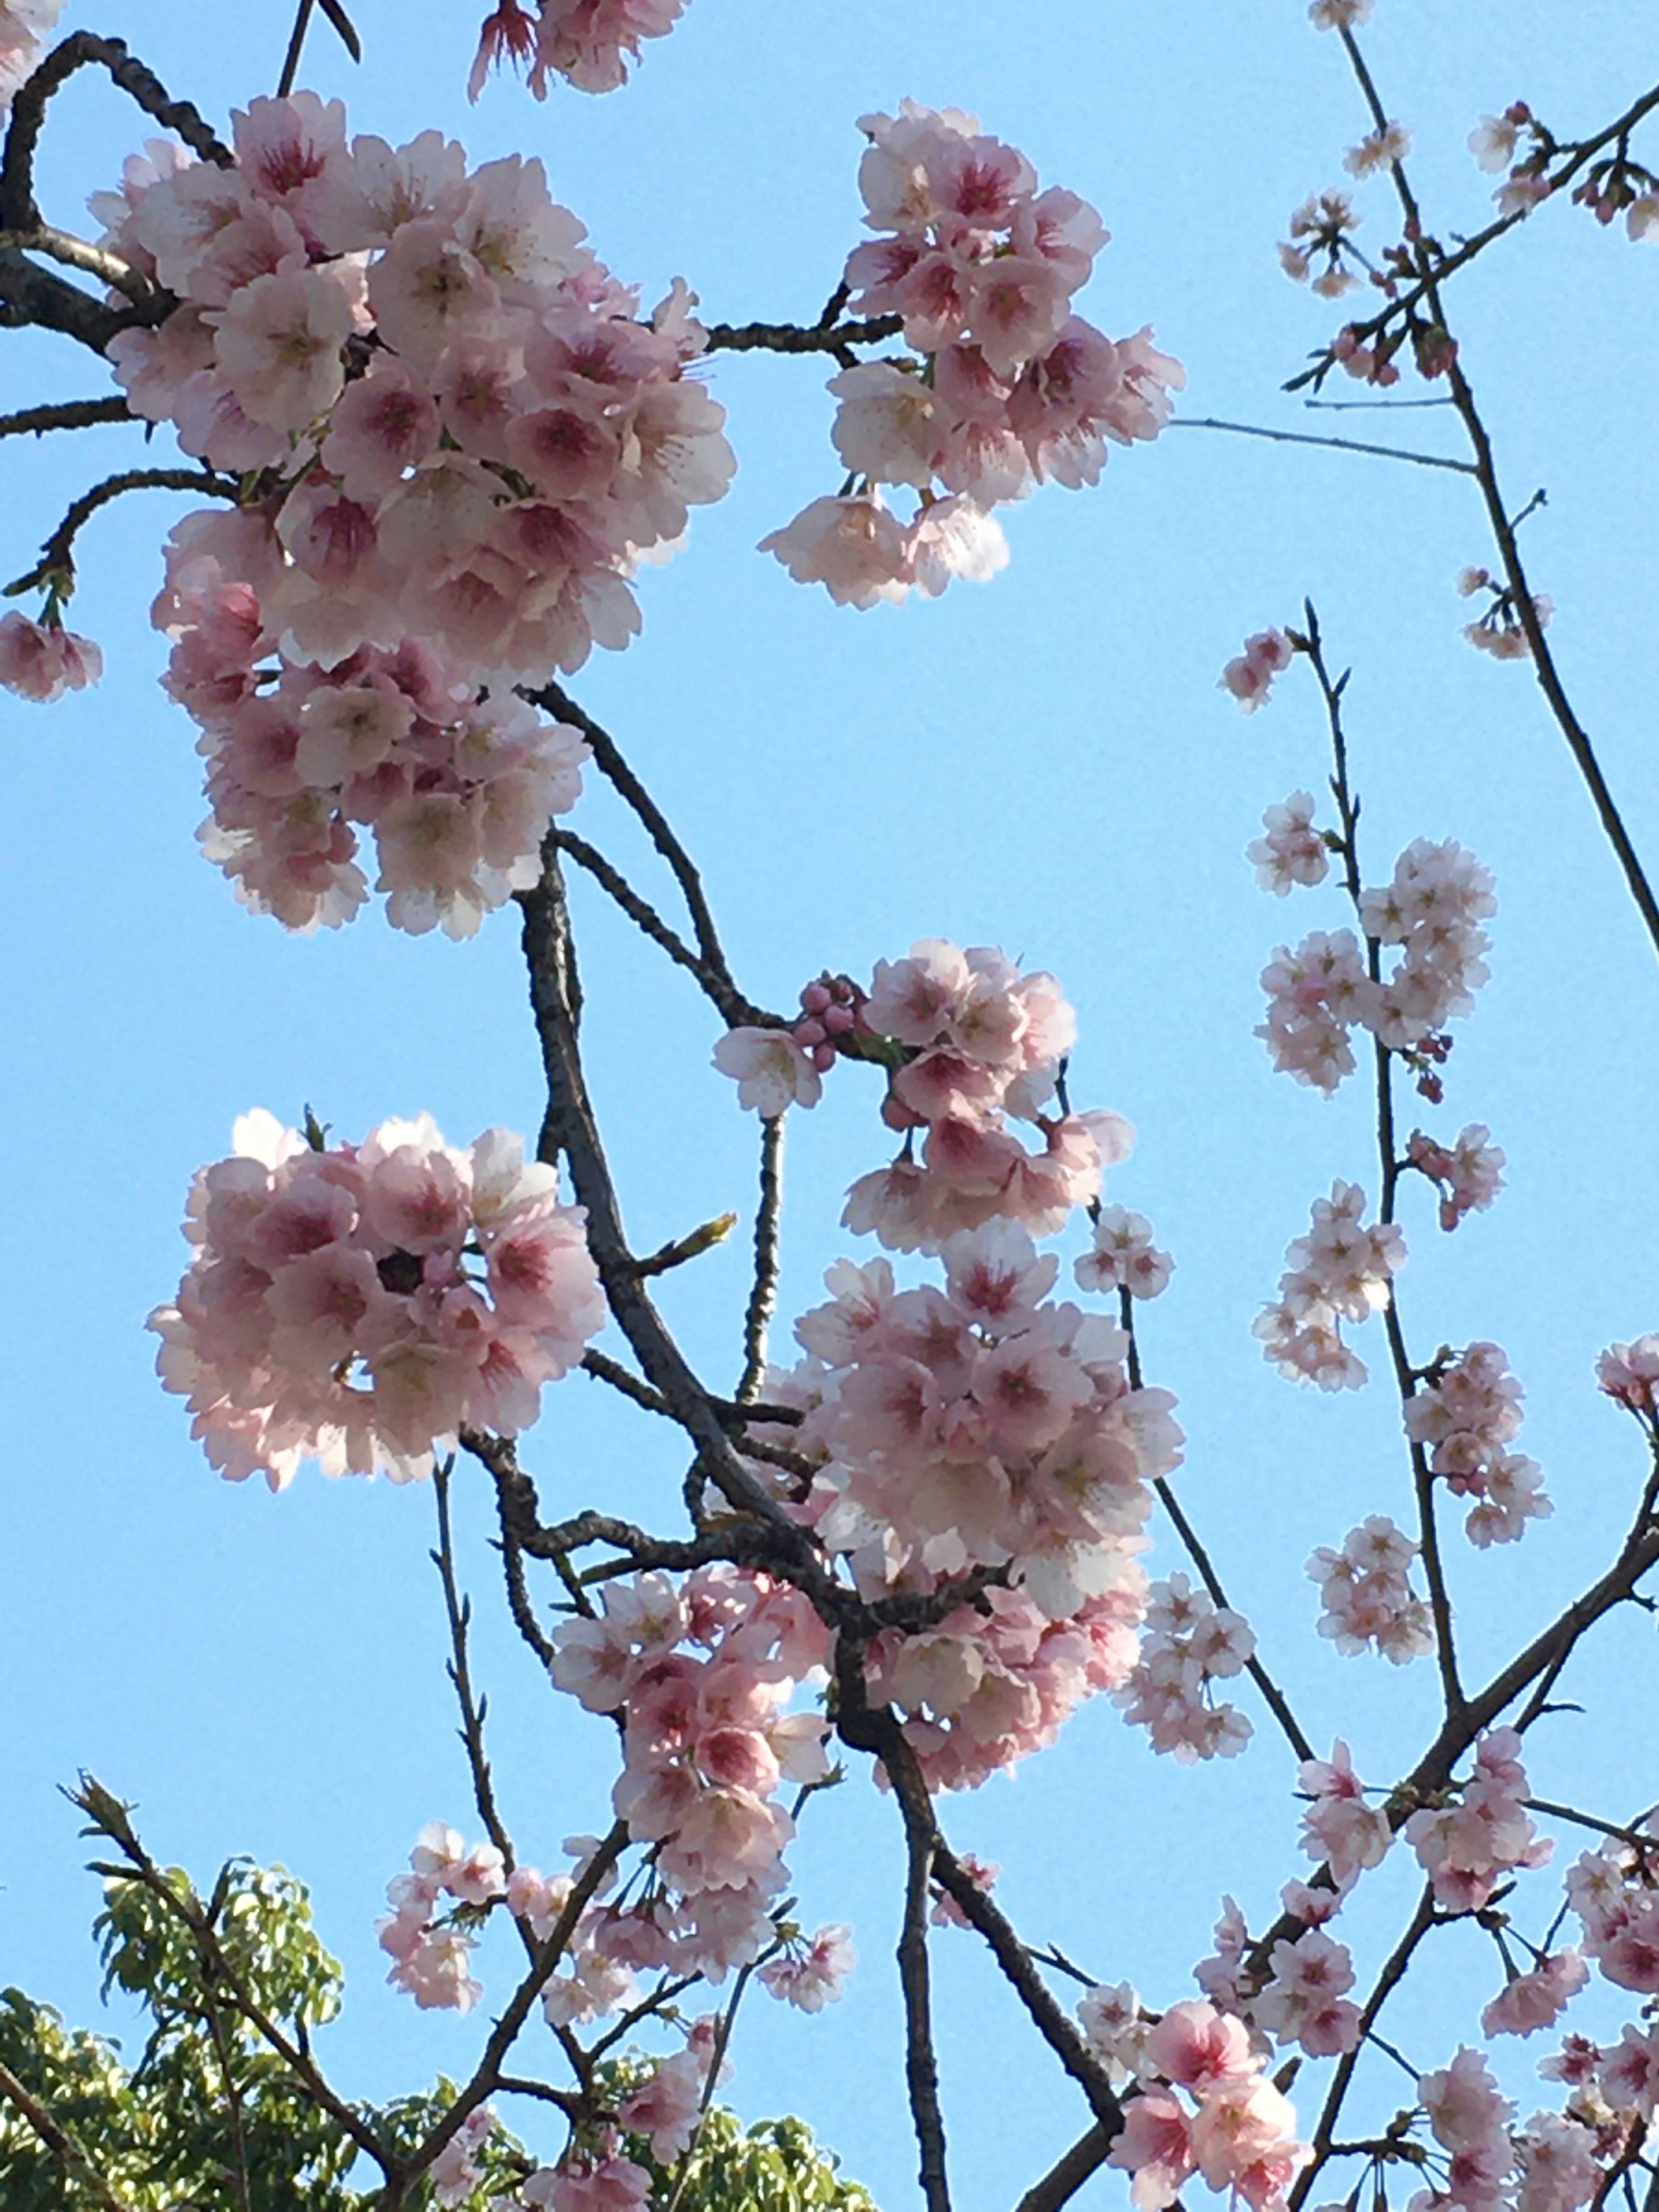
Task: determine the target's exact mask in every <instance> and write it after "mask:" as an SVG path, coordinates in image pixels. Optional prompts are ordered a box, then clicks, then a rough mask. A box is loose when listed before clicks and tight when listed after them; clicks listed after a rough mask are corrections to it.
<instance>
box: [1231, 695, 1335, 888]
mask: <svg viewBox="0 0 1659 2212" xmlns="http://www.w3.org/2000/svg"><path fill="white" fill-rule="evenodd" d="M1229 665H1235V664H1229ZM1247 703H1249V702H1247ZM1256 703H1259V702H1256ZM1313 814H1314V800H1313V797H1312V794H1311V793H1309V792H1305V791H1293V792H1292V793H1291V795H1290V797H1289V798H1288V799H1286V800H1285V803H1284V805H1282V806H1270V807H1269V808H1268V809H1267V812H1266V813H1265V814H1264V815H1263V816H1262V817H1261V826H1262V828H1263V829H1264V830H1265V831H1266V832H1267V835H1266V836H1261V837H1258V838H1257V839H1256V840H1255V842H1254V843H1253V844H1251V845H1249V846H1248V847H1247V848H1245V854H1244V857H1245V859H1246V860H1250V861H1252V862H1254V864H1255V879H1256V881H1257V883H1259V884H1261V888H1262V890H1264V891H1272V892H1273V895H1274V896H1275V897H1277V898H1284V897H1285V896H1286V895H1287V894H1288V893H1289V892H1290V891H1291V889H1292V888H1293V887H1294V886H1295V885H1296V884H1322V883H1323V882H1324V880H1325V878H1326V877H1327V875H1328V873H1329V872H1330V865H1331V863H1330V854H1329V852H1328V849H1327V848H1326V844H1325V840H1324V837H1323V836H1322V833H1321V832H1320V831H1319V830H1317V829H1315V828H1314V826H1313Z"/></svg>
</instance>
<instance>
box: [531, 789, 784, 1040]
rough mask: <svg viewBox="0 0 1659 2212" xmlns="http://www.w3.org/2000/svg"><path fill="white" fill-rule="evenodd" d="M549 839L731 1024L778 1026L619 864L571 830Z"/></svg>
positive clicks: (777, 1022) (775, 1019)
mask: <svg viewBox="0 0 1659 2212" xmlns="http://www.w3.org/2000/svg"><path fill="white" fill-rule="evenodd" d="M550 838H551V842H552V843H553V844H554V846H555V848H556V849H557V850H558V851H559V852H561V853H568V854H569V856H570V858H571V859H572V860H574V861H575V863H576V865H577V866H578V867H580V868H585V869H586V871H587V872H588V874H589V875H590V876H592V878H593V880H594V882H595V883H596V884H599V888H600V890H603V891H604V892H605V893H606V895H607V896H609V897H610V898H611V899H612V900H614V901H615V902H616V903H617V906H619V907H620V908H622V910H623V913H624V914H625V915H627V916H628V918H629V921H631V922H632V923H633V924H634V926H635V928H636V929H638V930H639V931H640V933H641V935H643V936H645V937H648V938H649V939H650V940H651V942H652V943H653V945H658V946H659V947H660V948H661V950H662V951H665V953H666V954H667V955H668V957H669V958H670V959H671V960H672V961H676V962H677V963H678V964H679V966H680V967H682V968H684V969H685V970H686V972H687V973H688V974H689V975H693V976H695V977H696V981H698V982H699V983H700V984H701V985H702V989H703V992H704V994H705V995H706V996H707V997H708V998H709V999H710V1000H713V1002H714V1006H716V1007H717V1008H718V1010H719V1012H720V1015H721V1017H722V1018H723V1019H724V1020H725V1021H726V1023H727V1024H728V1025H729V1026H731V1027H732V1028H736V1027H738V1025H739V1024H744V1023H757V1024H762V1025H763V1026H767V1027H781V1026H782V1024H781V1023H780V1022H779V1020H778V1018H777V1017H776V1016H775V1015H768V1014H766V1013H764V1012H762V1010H761V1009H760V1008H759V1007H757V1006H750V1004H749V1001H748V1000H746V999H745V998H744V996H743V994H741V992H738V991H734V990H733V989H732V987H731V983H730V980H729V978H727V977H726V976H725V975H722V974H721V972H720V970H719V969H714V968H711V967H710V965H709V964H708V962H707V961H706V960H705V959H703V958H702V957H701V956H700V955H699V954H697V953H696V952H694V951H692V950H691V948H690V945H687V944H686V943H685V942H684V939H682V938H681V937H680V936H679V935H678V933H677V932H675V931H674V930H672V929H671V928H670V927H669V925H668V924H667V923H666V922H665V921H664V920H663V918H662V916H661V915H659V913H658V912H657V910H656V908H655V907H653V905H652V904H651V902H650V901H649V900H648V899H645V898H641V896H640V894H639V892H638V891H636V890H635V889H634V886H633V885H632V884H630V883H629V880H628V878H626V877H625V876H624V875H623V873H622V872H621V870H620V869H618V868H613V867H612V866H611V863H610V861H609V860H606V859H605V854H603V853H601V852H600V851H599V848H597V847H596V846H593V845H590V844H589V843H588V842H587V840H586V838H585V837H578V836H576V835H575V833H574V831H573V830H569V829H554V830H552V831H550Z"/></svg>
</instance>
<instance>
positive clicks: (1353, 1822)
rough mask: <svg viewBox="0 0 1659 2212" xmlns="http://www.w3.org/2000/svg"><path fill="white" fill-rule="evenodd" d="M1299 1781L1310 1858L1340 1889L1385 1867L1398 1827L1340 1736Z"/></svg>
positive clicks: (1305, 1766)
mask: <svg viewBox="0 0 1659 2212" xmlns="http://www.w3.org/2000/svg"><path fill="white" fill-rule="evenodd" d="M1350 1541H1352V1539H1350ZM1297 1780H1298V1781H1299V1783H1300V1784H1301V1786H1302V1788H1303V1790H1304V1791H1305V1792H1306V1793H1307V1795H1308V1796H1309V1797H1310V1798H1311V1800H1312V1802H1311V1803H1310V1806H1309V1808H1308V1809H1307V1811H1306V1812H1305V1813H1304V1814H1303V1816H1302V1848H1303V1850H1304V1851H1306V1853H1307V1854H1308V1857H1310V1859H1317V1860H1322V1862H1323V1863H1324V1864H1325V1865H1327V1866H1328V1868H1329V1869H1330V1871H1331V1876H1332V1879H1333V1880H1334V1881H1335V1883H1336V1885H1337V1888H1338V1890H1339V1891H1346V1890H1347V1889H1348V1888H1349V1887H1352V1884H1353V1883H1354V1882H1355V1881H1358V1878H1359V1876H1360V1875H1361V1874H1362V1873H1364V1870H1365V1869H1366V1868H1368V1867H1374V1866H1381V1865H1382V1863H1383V1859H1384V1858H1385V1857H1387V1856H1388V1850H1389V1844H1392V1843H1393V1841H1394V1828H1393V1826H1392V1824H1391V1823H1390V1821H1389V1816H1388V1814H1386V1813H1385V1812H1384V1811H1383V1808H1382V1807H1381V1806H1380V1805H1368V1804H1367V1803H1366V1802H1365V1785H1364V1783H1363V1782H1362V1781H1361V1780H1360V1778H1359V1777H1358V1775H1357V1774H1356V1773H1355V1772H1354V1771H1353V1759H1352V1753H1350V1752H1349V1749H1348V1747H1347V1745H1346V1743H1344V1742H1343V1741H1342V1740H1341V1738H1340V1736H1339V1737H1338V1739H1337V1741H1336V1742H1335V1744H1334V1746H1333V1747H1332V1750H1331V1755H1330V1758H1329V1759H1304V1761H1303V1762H1302V1765H1301V1766H1300V1767H1299V1768H1298V1769H1297Z"/></svg>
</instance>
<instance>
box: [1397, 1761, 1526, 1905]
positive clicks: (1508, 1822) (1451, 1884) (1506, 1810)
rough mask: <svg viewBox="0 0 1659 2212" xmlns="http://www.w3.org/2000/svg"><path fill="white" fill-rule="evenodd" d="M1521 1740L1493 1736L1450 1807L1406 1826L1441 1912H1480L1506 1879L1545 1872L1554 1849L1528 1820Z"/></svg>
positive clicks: (1421, 1814)
mask: <svg viewBox="0 0 1659 2212" xmlns="http://www.w3.org/2000/svg"><path fill="white" fill-rule="evenodd" d="M1520 1750H1521V1738H1520V1736H1519V1735H1517V1734H1516V1731H1515V1730H1514V1729H1489V1730H1487V1731H1486V1734H1484V1735H1482V1736H1481V1737H1480V1740H1479V1741H1478V1742H1477V1743H1476V1745H1475V1747H1474V1773H1473V1774H1472V1775H1471V1776H1470V1778H1469V1779H1468V1781H1467V1782H1465V1783H1464V1784H1462V1787H1461V1790H1458V1792H1457V1795H1456V1796H1455V1797H1453V1798H1451V1799H1450V1800H1449V1802H1447V1803H1446V1804H1444V1805H1441V1806H1437V1807H1435V1806H1427V1805H1425V1806H1424V1807H1422V1808H1420V1809H1419V1811H1418V1812H1415V1813H1413V1814H1412V1816H1411V1818H1410V1819H1409V1820H1407V1823H1406V1840H1407V1843H1408V1844H1410V1845H1411V1847H1412V1849H1413V1850H1414V1851H1415V1852H1416V1853H1417V1858H1418V1863H1419V1865H1420V1866H1421V1868H1422V1869H1423V1871H1424V1872H1425V1874H1426V1875H1428V1877H1429V1880H1430V1882H1431V1885H1432V1887H1433V1889H1434V1896H1435V1902H1436V1904H1437V1905H1441V1906H1443V1908H1444V1909H1445V1910H1446V1911H1449V1912H1478V1911H1480V1908H1481V1906H1482V1905H1485V1904H1486V1902H1487V1900H1488V1899H1489V1898H1490V1897H1491V1896H1492V1892H1493V1891H1494V1890H1495V1889H1496V1888H1497V1887H1498V1884H1499V1883H1500V1882H1501V1881H1503V1879H1504V1875H1507V1874H1510V1873H1512V1872H1514V1871H1515V1869H1517V1868H1521V1867H1539V1866H1542V1865H1543V1864H1544V1863H1545V1862H1546V1860H1547V1859H1548V1857H1549V1856H1550V1853H1551V1851H1552V1850H1553V1849H1554V1845H1553V1844H1552V1843H1551V1842H1550V1840H1549V1838H1548V1837H1547V1836H1541V1835H1540V1834H1539V1832H1538V1831H1537V1828H1536V1827H1535V1826H1534V1823H1533V1821H1532V1819H1531V1817H1530V1816H1529V1815H1528V1813H1527V1810H1526V1808H1525V1803H1524V1800H1525V1798H1526V1796H1527V1777H1526V1770H1525V1769H1524V1768H1523V1767H1522V1764H1521V1760H1520V1757H1519V1753H1520Z"/></svg>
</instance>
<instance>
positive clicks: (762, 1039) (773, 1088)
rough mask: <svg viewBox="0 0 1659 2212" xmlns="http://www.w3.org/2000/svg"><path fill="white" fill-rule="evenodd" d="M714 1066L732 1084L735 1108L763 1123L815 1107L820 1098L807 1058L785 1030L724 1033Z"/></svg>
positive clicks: (816, 1079)
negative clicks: (735, 1089) (791, 1111)
mask: <svg viewBox="0 0 1659 2212" xmlns="http://www.w3.org/2000/svg"><path fill="white" fill-rule="evenodd" d="M714 1065H715V1066H716V1067H717V1068H719V1070H720V1073H721V1074H722V1075H729V1076H731V1077H732V1079H733V1080H734V1081H735V1082H736V1084H737V1086H738V1104H739V1105H740V1106H743V1107H744V1108H746V1109H748V1111H749V1112H750V1113H752V1114H758V1115H761V1117H762V1119H763V1120H767V1121H775V1120H776V1118H777V1116H778V1115H780V1114H782V1113H786V1112H787V1110H788V1109H789V1108H790V1107H791V1106H796V1105H799V1106H816V1105H817V1103H818V1100H819V1098H820V1097H822V1096H823V1084H822V1082H821V1081H820V1080H819V1079H818V1076H817V1071H816V1070H815V1069H814V1067H813V1066H812V1061H811V1056H810V1055H809V1054H807V1053H806V1052H805V1050H804V1049H803V1048H802V1047H801V1046H800V1045H799V1044H797V1043H796V1042H795V1041H794V1039H793V1037H792V1036H790V1035H789V1033H788V1032H787V1030H759V1029H735V1030H727V1031H726V1035H725V1036H723V1037H722V1038H721V1039H720V1042H719V1043H718V1044H717V1045H716V1046H715V1047H714Z"/></svg>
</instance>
